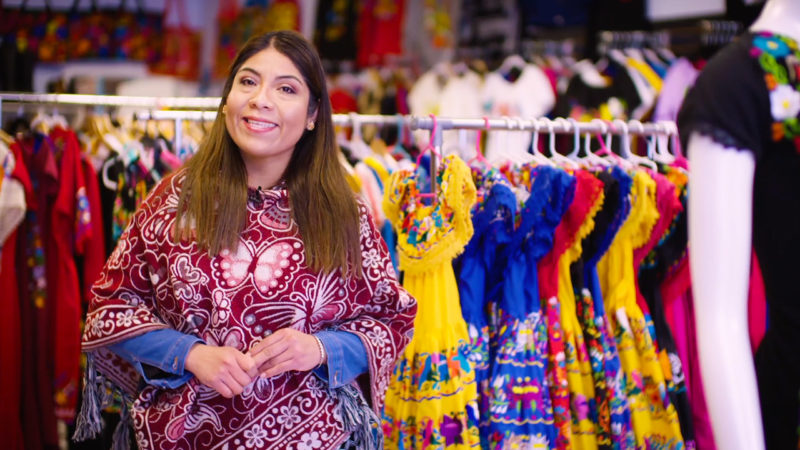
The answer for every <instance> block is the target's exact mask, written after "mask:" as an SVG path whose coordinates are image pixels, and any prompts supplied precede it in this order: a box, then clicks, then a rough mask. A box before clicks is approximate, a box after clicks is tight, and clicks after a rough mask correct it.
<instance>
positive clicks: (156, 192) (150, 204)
mask: <svg viewBox="0 0 800 450" xmlns="http://www.w3.org/2000/svg"><path fill="white" fill-rule="evenodd" d="M185 179H186V170H185V169H178V170H176V171H175V172H172V173H171V174H169V175H167V176H165V177H164V178H162V179H161V181H159V182H158V183H157V184H156V185H155V186H154V187H153V188H152V189H151V190H150V193H148V194H147V197H146V198H145V199H144V201H143V202H142V204H141V205H140V206H139V209H138V214H139V215H145V216H151V215H153V214H156V213H158V212H159V211H164V210H167V211H170V212H172V213H173V214H174V211H175V210H177V206H178V199H179V198H180V195H181V190H182V187H183V183H184V180H185Z"/></svg>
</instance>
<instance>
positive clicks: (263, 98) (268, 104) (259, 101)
mask: <svg viewBox="0 0 800 450" xmlns="http://www.w3.org/2000/svg"><path fill="white" fill-rule="evenodd" d="M250 106H251V107H253V108H256V109H262V108H266V109H272V108H274V107H275V102H274V101H273V100H272V95H271V93H270V90H269V89H268V88H266V87H265V88H264V89H259V90H258V91H257V92H255V93H254V94H253V96H252V97H250Z"/></svg>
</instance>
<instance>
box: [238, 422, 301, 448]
mask: <svg viewBox="0 0 800 450" xmlns="http://www.w3.org/2000/svg"><path fill="white" fill-rule="evenodd" d="M244 437H245V439H247V441H246V442H245V444H246V445H247V448H261V447H263V446H264V440H265V439H266V438H267V430H265V429H263V428H261V425H259V424H255V425H253V428H251V429H249V430H245V432H244ZM302 440H303V441H305V436H304V437H303V438H302Z"/></svg>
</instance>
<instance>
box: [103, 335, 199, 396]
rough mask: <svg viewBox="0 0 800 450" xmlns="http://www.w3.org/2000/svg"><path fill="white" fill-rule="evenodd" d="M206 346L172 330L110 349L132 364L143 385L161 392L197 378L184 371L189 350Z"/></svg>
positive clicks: (197, 340)
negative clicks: (158, 389) (200, 345)
mask: <svg viewBox="0 0 800 450" xmlns="http://www.w3.org/2000/svg"><path fill="white" fill-rule="evenodd" d="M196 343H201V344H202V343H203V340H202V339H200V338H198V337H197V336H193V335H190V334H184V333H181V332H180V331H177V330H173V329H164V330H155V331H149V332H147V333H144V334H142V335H139V336H136V337H132V338H129V339H125V340H124V341H121V342H117V343H116V344H113V345H111V346H109V349H111V351H113V352H114V353H116V354H117V355H119V356H121V357H122V358H124V359H125V360H126V361H128V362H129V363H131V365H133V367H134V368H135V369H136V371H137V372H139V374H141V375H142V377H144V381H145V382H147V383H148V384H151V385H153V386H156V387H160V388H167V389H174V388H177V387H179V386H181V385H183V384H184V383H186V382H187V381H189V380H190V379H191V378H192V377H193V376H194V375H192V373H191V372H189V371H187V370H185V369H184V363H185V362H186V356H187V355H188V354H189V349H191V348H192V346H193V345H194V344H196Z"/></svg>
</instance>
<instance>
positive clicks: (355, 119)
mask: <svg viewBox="0 0 800 450" xmlns="http://www.w3.org/2000/svg"><path fill="white" fill-rule="evenodd" d="M350 124H351V125H352V130H353V134H352V135H351V137H350V145H349V149H350V152H351V154H352V155H353V156H354V157H356V158H358V159H362V160H363V159H364V158H366V157H368V156H370V154H371V153H372V150H371V149H370V147H369V145H367V143H366V142H364V138H363V137H362V136H361V119H360V118H359V116H358V114H356V113H353V112H351V113H350Z"/></svg>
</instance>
